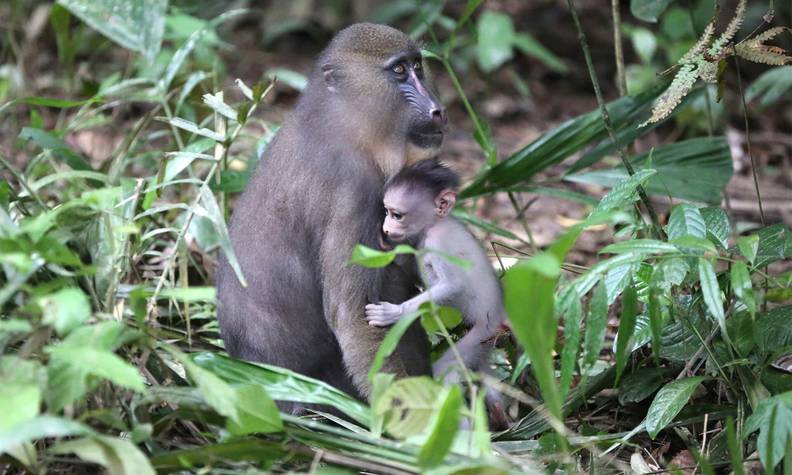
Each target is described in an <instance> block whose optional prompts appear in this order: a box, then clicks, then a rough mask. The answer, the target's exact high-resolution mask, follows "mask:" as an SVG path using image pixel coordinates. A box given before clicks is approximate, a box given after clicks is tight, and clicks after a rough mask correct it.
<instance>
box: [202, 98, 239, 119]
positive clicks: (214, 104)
mask: <svg viewBox="0 0 792 475" xmlns="http://www.w3.org/2000/svg"><path fill="white" fill-rule="evenodd" d="M202 99H203V102H204V104H206V105H207V106H208V107H209V108H210V109H212V110H213V111H215V112H217V113H218V114H220V115H222V116H223V117H225V118H227V119H231V120H233V121H236V120H237V111H235V110H234V109H233V108H232V107H231V106H229V105H228V104H226V103H225V101H223V96H222V93H221V92H218V93H217V94H210V93H207V94H204V95H203V96H202Z"/></svg>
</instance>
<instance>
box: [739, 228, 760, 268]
mask: <svg viewBox="0 0 792 475" xmlns="http://www.w3.org/2000/svg"><path fill="white" fill-rule="evenodd" d="M737 247H738V248H739V249H740V254H742V255H743V257H745V258H746V259H748V262H750V263H751V264H753V263H754V260H756V253H757V251H758V250H759V235H757V234H751V235H750V236H741V237H739V238H737Z"/></svg>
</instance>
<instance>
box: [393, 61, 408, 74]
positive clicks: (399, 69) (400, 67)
mask: <svg viewBox="0 0 792 475" xmlns="http://www.w3.org/2000/svg"><path fill="white" fill-rule="evenodd" d="M391 71H393V72H394V73H396V74H399V75H402V74H404V73H405V72H407V69H406V68H405V67H404V65H403V64H402V63H396V64H394V65H393V67H392V68H391Z"/></svg>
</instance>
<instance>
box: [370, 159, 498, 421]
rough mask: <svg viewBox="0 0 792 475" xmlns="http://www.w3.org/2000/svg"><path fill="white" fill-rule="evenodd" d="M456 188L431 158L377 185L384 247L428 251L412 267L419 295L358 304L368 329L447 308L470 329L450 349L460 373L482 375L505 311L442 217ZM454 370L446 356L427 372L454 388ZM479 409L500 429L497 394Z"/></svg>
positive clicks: (492, 283)
mask: <svg viewBox="0 0 792 475" xmlns="http://www.w3.org/2000/svg"><path fill="white" fill-rule="evenodd" d="M458 186H459V177H458V176H457V175H456V174H455V173H454V172H453V171H452V170H450V169H449V168H448V167H446V166H444V165H443V164H441V163H440V161H439V160H438V159H436V158H432V159H428V160H421V161H419V162H416V163H414V164H413V165H410V166H408V167H406V168H404V169H402V170H401V171H400V172H399V173H398V174H397V175H395V176H394V177H393V178H392V179H391V180H390V181H389V182H388V183H387V184H386V185H385V197H384V199H383V202H384V204H385V222H384V224H383V226H382V229H383V233H384V234H385V238H386V240H387V241H389V242H390V243H409V244H411V245H413V246H414V247H415V248H416V249H428V250H429V251H430V252H427V253H424V254H423V255H422V257H421V263H420V264H421V269H422V277H423V279H424V287H425V289H424V291H423V292H421V293H420V294H418V295H417V296H415V297H413V298H412V299H410V300H407V301H406V302H404V303H401V304H393V303H389V302H379V303H377V304H369V305H366V319H367V320H368V322H369V325H373V326H378V327H383V326H388V325H392V324H394V323H396V322H397V321H398V320H399V319H400V318H402V317H403V316H404V315H407V314H409V313H412V312H415V311H417V310H418V307H419V306H420V305H421V304H422V303H424V302H427V301H429V300H432V301H434V302H435V303H437V304H438V305H443V306H448V307H452V308H455V309H457V310H459V311H460V313H461V314H462V318H463V321H464V323H465V324H466V325H467V326H469V327H470V330H469V331H468V333H467V334H466V335H465V336H464V337H463V338H462V339H461V340H459V342H457V343H456V347H457V350H458V351H459V353H460V355H461V356H462V360H463V361H464V363H465V366H467V367H468V368H469V369H471V370H473V371H479V372H488V371H489V354H490V351H491V349H492V347H493V344H494V340H495V337H496V336H497V335H498V332H499V331H500V330H501V329H502V328H503V327H504V325H505V321H506V311H505V309H504V307H503V296H502V291H501V287H500V282H499V281H498V278H497V276H496V275H495V271H494V269H493V268H492V265H491V264H490V262H489V260H488V259H487V256H486V255H485V254H484V251H483V249H482V248H481V246H480V244H479V243H478V241H477V240H476V238H475V237H474V236H473V235H472V234H471V233H470V231H468V230H467V228H465V226H464V225H463V224H462V223H460V222H459V221H457V220H456V219H454V218H452V217H451V216H449V215H450V213H451V209H452V208H453V207H454V203H455V202H456V195H457V192H456V189H457V187H458ZM431 251H439V252H437V253H435V252H431ZM444 255H451V256H454V257H457V258H460V259H464V260H466V261H468V262H469V263H470V264H471V265H470V267H467V268H465V267H462V266H459V265H457V264H454V263H452V262H449V261H448V260H447V259H446V258H445V257H444ZM459 369H460V368H459V367H458V360H457V359H456V357H455V355H454V354H453V352H452V351H451V350H448V351H446V353H445V354H444V355H443V356H442V357H441V358H440V359H439V360H437V362H435V364H434V366H433V373H434V375H435V376H436V377H442V378H443V379H444V381H445V382H446V383H450V384H457V383H461V382H462V374H461V372H460V371H459ZM487 406H488V409H489V412H490V418H491V419H492V422H493V423H495V424H499V425H503V424H505V413H504V410H503V404H502V401H501V398H500V395H499V394H498V393H497V392H495V391H492V390H489V391H488V392H487ZM497 419H502V420H497Z"/></svg>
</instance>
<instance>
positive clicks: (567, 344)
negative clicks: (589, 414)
mask: <svg viewBox="0 0 792 475" xmlns="http://www.w3.org/2000/svg"><path fill="white" fill-rule="evenodd" d="M561 302H562V303H561V306H562V308H563V317H564V348H563V349H562V350H561V376H560V377H559V381H558V383H559V386H560V389H561V397H562V398H563V397H565V396H566V394H567V392H568V391H569V386H570V384H571V383H572V373H573V372H574V370H575V364H577V358H578V351H579V349H580V324H581V323H582V322H583V309H582V307H581V304H580V299H579V298H578V297H577V295H576V294H575V293H574V292H571V291H567V292H566V295H565V296H564V297H562V300H561ZM516 372H517V370H516V369H515V373H516ZM518 376H519V374H518Z"/></svg>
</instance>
